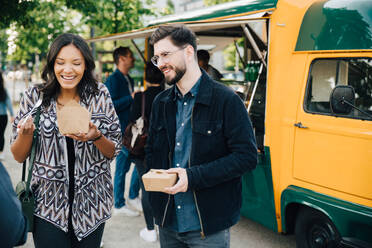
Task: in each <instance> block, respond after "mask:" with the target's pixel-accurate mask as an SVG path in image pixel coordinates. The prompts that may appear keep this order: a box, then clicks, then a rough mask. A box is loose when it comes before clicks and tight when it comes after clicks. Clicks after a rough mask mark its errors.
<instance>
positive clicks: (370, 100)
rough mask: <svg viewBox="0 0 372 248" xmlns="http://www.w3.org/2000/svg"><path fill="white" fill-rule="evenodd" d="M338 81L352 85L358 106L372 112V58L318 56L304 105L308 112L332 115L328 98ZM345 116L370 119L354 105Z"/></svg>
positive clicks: (313, 65) (310, 77)
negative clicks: (319, 57) (329, 57)
mask: <svg viewBox="0 0 372 248" xmlns="http://www.w3.org/2000/svg"><path fill="white" fill-rule="evenodd" d="M336 85H350V86H352V87H353V88H354V91H355V106H356V107H358V108H360V109H361V110H363V111H365V112H366V113H369V114H372V59H370V58H340V59H316V60H314V61H313V62H312V64H311V68H310V73H309V78H308V83H307V88H306V94H305V103H304V109H305V111H306V112H309V113H316V114H324V115H333V113H332V111H331V108H330V102H329V98H330V95H331V92H332V89H333V88H334V87H335V86H336ZM342 117H345V118H357V119H369V120H371V117H369V116H366V115H365V114H363V113H361V112H360V111H358V110H356V109H354V110H352V112H351V113H350V114H348V115H347V116H342Z"/></svg>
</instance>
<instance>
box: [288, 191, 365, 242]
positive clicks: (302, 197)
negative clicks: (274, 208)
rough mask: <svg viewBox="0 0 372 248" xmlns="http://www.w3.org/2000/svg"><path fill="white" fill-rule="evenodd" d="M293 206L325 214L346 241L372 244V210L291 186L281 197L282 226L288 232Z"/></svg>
mask: <svg viewBox="0 0 372 248" xmlns="http://www.w3.org/2000/svg"><path fill="white" fill-rule="evenodd" d="M293 205H298V206H299V207H301V206H307V207H310V208H313V209H316V210H318V211H320V212H322V213H323V214H325V215H326V216H327V217H328V218H329V219H330V220H331V221H332V222H333V223H334V224H335V226H336V228H337V230H338V231H339V233H340V235H341V237H343V238H344V239H346V240H347V239H350V238H351V239H353V240H355V239H356V240H363V241H365V242H369V243H371V244H372V235H371V234H372V208H369V207H365V206H361V205H357V204H354V203H351V202H347V201H343V200H340V199H337V198H334V197H330V196H327V195H323V194H319V193H317V192H314V191H311V190H308V189H304V188H300V187H296V186H289V187H288V188H287V189H285V190H284V191H283V193H282V196H281V211H282V226H283V231H284V232H286V231H287V228H288V226H287V223H286V219H287V215H294V214H295V213H293V212H290V211H286V210H288V209H295V208H293Z"/></svg>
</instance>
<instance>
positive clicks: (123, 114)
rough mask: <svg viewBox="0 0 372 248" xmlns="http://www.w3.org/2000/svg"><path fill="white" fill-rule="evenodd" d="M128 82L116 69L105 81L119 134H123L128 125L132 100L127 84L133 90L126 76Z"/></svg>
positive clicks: (131, 82)
mask: <svg viewBox="0 0 372 248" xmlns="http://www.w3.org/2000/svg"><path fill="white" fill-rule="evenodd" d="M128 78H129V80H130V82H128V81H127V80H126V78H125V77H124V75H123V73H121V72H120V71H119V70H118V69H116V70H115V71H114V72H113V73H112V74H111V75H110V76H109V77H108V78H107V80H106V83H105V85H106V87H107V89H108V90H109V92H110V95H111V99H112V102H113V104H114V108H115V111H116V114H117V115H118V117H119V121H120V126H121V132H122V133H124V131H125V128H126V127H127V125H128V121H129V113H130V107H131V105H132V102H133V98H132V96H131V94H130V92H129V89H128V83H130V84H131V86H132V89H133V86H134V84H133V80H132V79H131V78H130V77H129V76H128Z"/></svg>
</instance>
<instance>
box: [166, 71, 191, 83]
mask: <svg viewBox="0 0 372 248" xmlns="http://www.w3.org/2000/svg"><path fill="white" fill-rule="evenodd" d="M174 72H175V73H176V76H174V78H171V79H167V78H165V82H166V83H167V84H168V85H170V86H172V85H174V84H176V83H177V82H178V81H180V80H181V78H182V77H183V75H185V72H186V68H183V69H178V68H177V67H174Z"/></svg>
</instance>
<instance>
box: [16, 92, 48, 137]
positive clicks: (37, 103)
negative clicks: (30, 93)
mask: <svg viewBox="0 0 372 248" xmlns="http://www.w3.org/2000/svg"><path fill="white" fill-rule="evenodd" d="M42 102H43V92H41V93H40V97H39V100H37V102H36V103H35V105H34V107H33V108H32V109H31V110H30V112H28V113H27V114H26V115H25V116H24V117H23V119H24V121H23V123H24V122H26V121H27V120H28V119H29V118H30V117H31V114H32V112H34V110H35V109H36V108H38V107H39V106H40V105H41V103H42ZM18 131H19V128H17V133H18Z"/></svg>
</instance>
